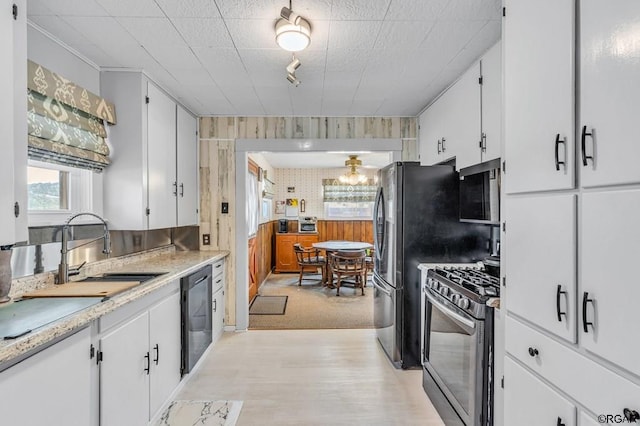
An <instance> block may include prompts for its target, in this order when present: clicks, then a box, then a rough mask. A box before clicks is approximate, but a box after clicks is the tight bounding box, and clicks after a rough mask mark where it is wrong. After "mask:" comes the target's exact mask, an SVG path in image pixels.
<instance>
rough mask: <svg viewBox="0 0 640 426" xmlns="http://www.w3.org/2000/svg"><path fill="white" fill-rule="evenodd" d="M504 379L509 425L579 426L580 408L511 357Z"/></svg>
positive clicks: (505, 419) (505, 367)
mask: <svg viewBox="0 0 640 426" xmlns="http://www.w3.org/2000/svg"><path fill="white" fill-rule="evenodd" d="M504 380H505V388H507V389H509V392H506V393H505V397H504V406H505V416H504V424H505V425H549V426H576V407H575V406H574V405H573V404H572V403H571V402H570V401H569V400H568V399H566V398H564V397H563V396H562V395H560V394H559V393H558V392H556V391H555V390H553V389H551V388H550V387H549V386H547V385H546V384H545V383H543V382H542V380H540V379H538V378H537V377H536V376H534V375H533V374H531V373H529V372H528V371H527V370H525V369H524V368H523V367H522V366H520V365H518V364H517V363H516V362H515V361H513V360H512V359H511V358H509V357H507V358H506V359H505V364H504Z"/></svg>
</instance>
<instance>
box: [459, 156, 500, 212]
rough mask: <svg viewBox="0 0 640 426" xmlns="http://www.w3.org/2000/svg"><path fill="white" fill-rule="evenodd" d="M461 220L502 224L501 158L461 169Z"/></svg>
mask: <svg viewBox="0 0 640 426" xmlns="http://www.w3.org/2000/svg"><path fill="white" fill-rule="evenodd" d="M460 221H461V222H474V223H486V224H491V225H499V224H500V159H499V158H497V159H495V160H491V161H486V162H484V163H480V164H476V165H474V166H471V167H465V168H463V169H460Z"/></svg>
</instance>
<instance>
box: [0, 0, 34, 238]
mask: <svg viewBox="0 0 640 426" xmlns="http://www.w3.org/2000/svg"><path fill="white" fill-rule="evenodd" d="M12 3H13V4H15V5H16V6H17V7H18V16H17V19H15V20H12V23H13V117H14V119H13V120H14V121H13V141H14V150H13V176H14V181H13V195H14V202H17V203H18V216H17V217H16V216H15V215H14V217H13V220H14V230H15V236H14V242H19V241H27V240H28V239H29V232H28V223H27V219H28V215H27V210H28V200H27V133H28V132H27V115H26V114H25V111H26V110H27V97H26V96H25V93H26V91H27V13H26V11H27V1H26V0H17V1H13V2H12ZM3 10H9V9H6V8H5V9H3ZM6 15H9V13H6ZM5 137H6V135H5ZM2 153H3V157H5V156H6V157H7V158H8V157H9V153H8V152H6V151H4V150H3V151H2ZM3 187H4V188H5V190H6V188H10V187H9V186H8V185H7V184H5V185H3ZM12 207H13V206H12ZM10 210H11V212H13V208H11V209H10ZM0 223H11V222H4V221H0ZM3 228H4V227H3Z"/></svg>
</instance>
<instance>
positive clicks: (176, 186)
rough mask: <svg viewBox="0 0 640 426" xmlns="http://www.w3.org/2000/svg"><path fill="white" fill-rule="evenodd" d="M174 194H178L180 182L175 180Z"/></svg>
mask: <svg viewBox="0 0 640 426" xmlns="http://www.w3.org/2000/svg"><path fill="white" fill-rule="evenodd" d="M173 195H178V182H173Z"/></svg>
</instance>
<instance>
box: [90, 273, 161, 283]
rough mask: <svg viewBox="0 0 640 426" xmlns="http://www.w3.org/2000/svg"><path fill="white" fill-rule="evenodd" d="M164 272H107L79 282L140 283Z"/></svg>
mask: <svg viewBox="0 0 640 426" xmlns="http://www.w3.org/2000/svg"><path fill="white" fill-rule="evenodd" d="M165 273H166V272H108V273H105V274H102V275H98V276H95V277H86V278H84V279H82V280H80V281H81V282H87V281H94V282H101V281H139V282H141V283H143V282H145V281H149V280H151V279H153V278H156V277H159V276H160V275H164V274H165Z"/></svg>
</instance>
